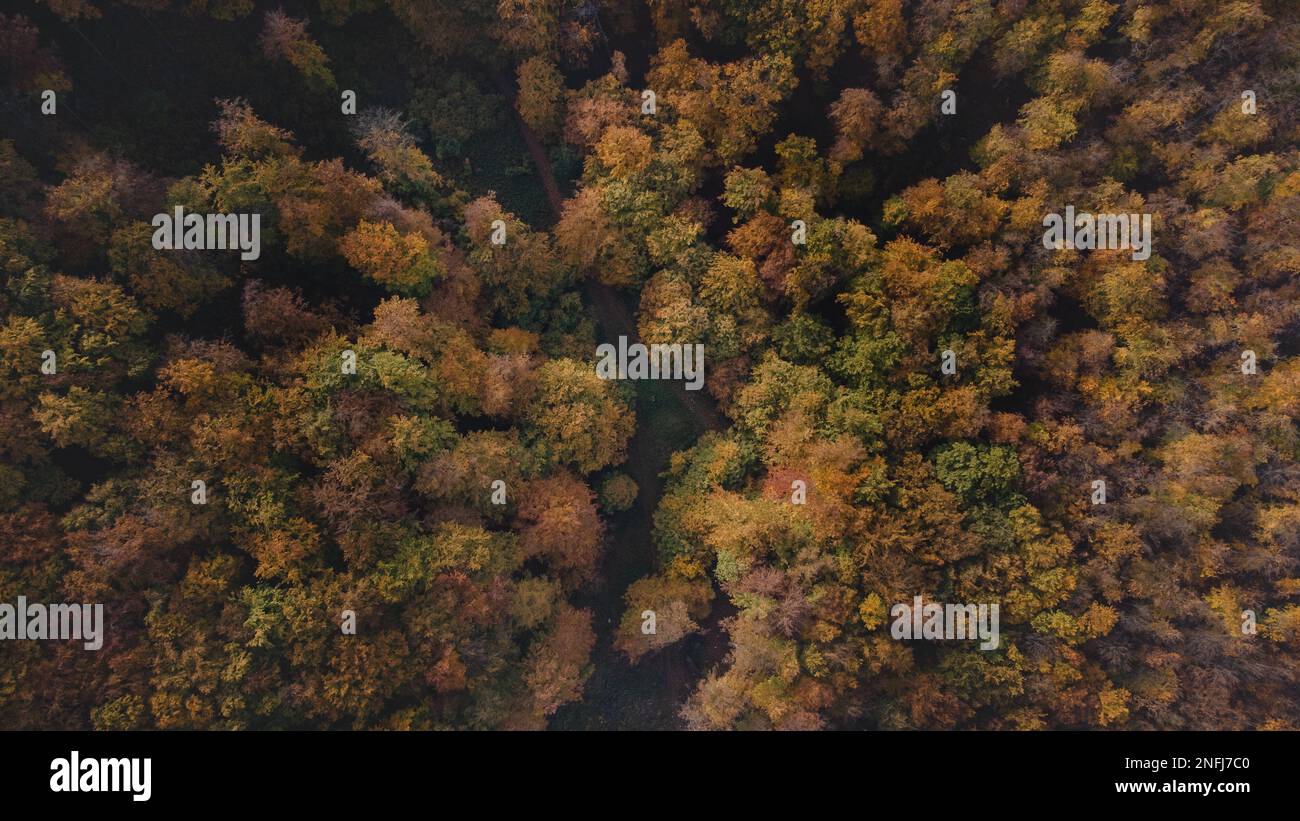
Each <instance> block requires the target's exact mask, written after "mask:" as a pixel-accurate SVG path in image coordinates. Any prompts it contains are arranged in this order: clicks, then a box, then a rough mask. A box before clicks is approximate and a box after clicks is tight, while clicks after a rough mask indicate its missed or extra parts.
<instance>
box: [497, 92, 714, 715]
mask: <svg viewBox="0 0 1300 821" xmlns="http://www.w3.org/2000/svg"><path fill="white" fill-rule="evenodd" d="M496 81H497V85H498V86H499V87H500V88H501V89H502V92H503V93H504V94H505V95H506V98H507V99H508V100H510V101H511V105H510V108H511V110H512V111H514V105H513V99H514V95H513V88H512V87H511V84H510V83H509V81H507V80H506V79H505V78H504V77H501V76H497V78H496ZM514 119H515V123H516V124H517V125H518V127H519V131H520V134H521V135H522V136H523V139H524V142H525V143H526V145H527V146H528V153H529V155H530V156H531V157H532V159H533V164H534V165H535V166H536V168H537V175H538V178H539V179H540V181H541V184H542V187H543V189H544V190H545V192H546V199H547V201H548V202H549V203H550V206H551V211H552V212H553V214H554V217H555V219H557V220H558V219H559V217H560V213H561V210H562V208H563V201H564V197H563V195H562V194H561V192H560V187H559V184H558V183H557V181H556V179H555V174H554V173H553V172H552V170H551V160H550V157H549V155H548V154H547V151H546V148H545V147H544V146H543V145H542V143H541V141H540V140H538V139H537V135H536V134H534V133H533V131H532V129H531V128H529V127H528V125H527V124H526V123H525V122H524V121H523V120H522V119H520V118H519V116H518V114H517V113H515V115H514ZM583 290H584V295H585V297H586V299H587V302H588V303H589V304H590V306H591V308H592V310H593V311H594V312H595V318H596V321H597V322H598V323H599V325H600V335H601V339H600V341H602V342H613V343H617V340H618V337H620V336H624V337H627V339H628V341H629V343H630V342H635V341H637V339H638V335H637V330H636V321H635V319H634V317H633V312H632V310H631V308H629V307H628V305H627V301H626V300H625V299H624V297H623V295H622V294H620V293H619V292H618V291H616V290H615V289H614V288H612V287H610V286H609V285H606V284H604V283H603V282H600V281H599V280H597V279H596V278H595V276H594V275H591V276H588V278H587V280H586V282H585V285H584V289H583ZM636 423H637V424H636V432H635V433H634V434H633V436H632V440H631V441H630V442H629V443H628V457H627V462H626V464H625V465H624V468H625V469H626V470H627V471H628V473H630V474H631V476H632V478H633V479H634V480H635V481H636V484H637V488H638V493H637V498H636V503H635V504H634V505H633V507H632V508H631V510H629V511H627V512H625V513H623V514H621V515H619V516H616V517H614V518H613V519H612V520H611V521H610V524H611V527H610V529H609V530H608V531H607V533H606V538H605V543H606V549H605V552H604V554H603V557H602V562H601V569H600V580H599V581H598V582H597V586H596V587H595V588H594V589H593V590H592V591H591V592H590V593H589V594H588V595H587V596H585V597H584V598H583V600H582V604H584V605H585V606H587V607H590V608H591V609H592V611H593V621H594V627H595V629H596V648H595V650H594V651H593V654H592V664H593V666H594V672H593V673H592V676H591V678H590V679H589V680H588V681H587V685H586V689H585V691H584V693H583V698H582V700H581V701H580V702H577V703H574V704H570V705H566V706H565V707H562V708H560V710H559V712H558V713H557V714H556V716H555V718H554V720H553V721H552V722H551V726H552V727H553V728H555V729H572V730H616V729H641V730H652V729H672V728H677V727H679V726H680V725H681V719H680V718H679V717H678V715H677V711H678V709H679V708H680V707H681V705H682V704H683V703H684V702H685V701H686V699H687V697H688V696H689V695H690V693H691V690H692V689H693V686H694V684H695V682H696V681H697V680H698V679H699V678H700V677H701V676H702V675H703V674H704V673H705V672H706V671H707V670H709V669H710V668H712V667H713V666H714V665H715V664H717V663H718V662H719V661H721V660H722V657H723V656H724V655H725V654H726V651H727V637H726V632H725V631H724V630H723V628H722V624H721V622H722V620H723V618H725V616H726V615H728V614H729V611H730V608H728V607H726V606H725V604H726V602H725V600H723V601H719V600H715V601H714V606H713V609H712V611H711V613H710V616H709V618H707V619H706V620H705V621H704V623H703V624H702V625H701V630H700V632H699V633H697V634H695V635H692V636H689V637H687V638H686V639H683V640H682V641H680V642H678V643H676V644H674V645H672V646H670V647H667V648H665V649H663V650H660V651H659V652H657V653H654V654H652V655H649V656H646V657H644V658H642V659H641V661H639V662H638V663H636V664H631V663H629V662H628V660H627V658H626V657H624V656H623V654H622V653H620V652H619V651H618V650H617V649H615V647H614V637H615V633H616V631H617V629H618V624H619V621H620V620H621V619H622V616H623V610H624V606H625V602H624V600H623V596H624V594H625V593H626V591H627V589H628V587H629V586H631V584H632V583H633V582H635V581H636V580H637V579H640V578H642V577H644V576H647V575H650V574H651V573H653V572H655V571H656V570H657V569H658V559H657V552H656V549H655V544H654V538H653V532H654V513H655V510H656V509H657V508H658V506H659V498H660V496H662V495H663V489H664V480H663V477H662V474H663V472H664V470H665V469H666V468H667V466H668V460H669V458H670V457H671V456H672V454H673V453H674V452H675V451H678V450H682V449H685V448H688V447H690V446H691V445H692V444H694V443H695V440H696V439H697V438H698V437H699V436H700V435H701V434H703V433H704V432H705V431H710V430H723V429H724V428H725V427H726V420H725V419H724V418H723V416H722V414H721V413H719V412H718V410H717V408H716V407H714V405H713V403H712V402H711V401H710V400H709V398H708V397H707V396H705V395H703V393H702V392H700V391H688V390H686V387H685V383H684V382H681V381H651V380H643V381H639V382H637V383H636Z"/></svg>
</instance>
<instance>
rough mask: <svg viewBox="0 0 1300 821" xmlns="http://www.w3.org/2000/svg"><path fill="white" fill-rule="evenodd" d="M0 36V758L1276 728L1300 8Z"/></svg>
mask: <svg viewBox="0 0 1300 821" xmlns="http://www.w3.org/2000/svg"><path fill="white" fill-rule="evenodd" d="M8 5H9V6H10V9H9V10H8V11H6V12H4V13H3V14H0V114H2V117H0V120H2V122H3V124H2V125H0V269H2V275H3V289H2V290H0V420H3V430H4V435H3V436H2V437H0V601H6V602H13V601H15V600H16V598H17V597H18V596H20V595H21V596H25V597H26V598H27V599H28V600H29V601H44V602H99V603H103V605H104V607H105V611H106V619H107V630H106V635H105V641H104V646H103V648H102V649H101V650H98V651H93V652H92V651H87V650H85V649H83V648H82V646H81V644H80V643H77V642H54V641H44V642H42V641H4V642H0V727H4V728H98V729H134V728H166V729H184V728H199V729H246V728H248V729H252V728H259V729H276V728H393V729H446V728H473V729H510V728H529V729H540V728H546V727H565V728H574V727H603V726H610V724H611V722H614V723H621V726H642V727H653V728H669V727H672V728H691V729H767V728H775V729H820V728H826V729H922V728H924V729H957V728H962V729H966V728H991V729H1029V730H1035V729H1061V728H1104V729H1155V728H1163V729H1189V728H1200V729H1211V728H1212V729H1287V728H1289V729H1298V728H1300V150H1297V136H1300V117H1297V113H1298V111H1300V7H1297V5H1296V4H1294V3H1292V2H1288V0H1112V1H1111V2H1107V0H917V1H916V2H910V1H907V0H583V1H582V2H577V0H497V2H491V0H311V1H309V2H285V3H282V4H281V3H270V4H268V3H261V2H257V3H254V2H253V0H46V1H45V2H41V3H37V2H30V3H18V4H8ZM15 6H16V7H15ZM47 90H51V91H53V92H55V95H56V99H57V110H56V112H55V113H53V114H49V113H43V112H42V102H43V97H44V95H43V93H44V92H45V91H47ZM647 90H649V91H651V92H652V93H653V105H652V106H651V107H650V109H649V110H647V97H646V96H645V94H644V92H646V91H647ZM346 91H352V92H354V93H355V97H356V113H355V114H351V113H344V110H343V107H342V99H343V97H344V92H346ZM945 91H953V92H955V97H953V98H952V99H953V100H954V101H955V113H945V112H944V110H943V105H942V104H943V100H944V92H945ZM1246 91H1249V92H1251V93H1252V96H1251V99H1252V100H1253V102H1254V107H1253V108H1252V107H1249V106H1247V105H1246V104H1245V103H1244V98H1243V92H1246ZM1067 205H1071V206H1073V207H1075V208H1077V209H1079V210H1081V211H1082V210H1087V211H1094V212H1116V213H1149V214H1151V215H1152V217H1153V223H1154V229H1153V236H1154V239H1153V245H1152V248H1153V251H1152V254H1151V256H1150V258H1149V259H1146V260H1134V259H1132V258H1131V256H1130V254H1129V253H1128V252H1127V251H1122V250H1095V251H1073V250H1065V249H1058V250H1053V249H1050V248H1046V247H1045V246H1044V244H1043V242H1042V236H1043V217H1044V214H1047V213H1049V212H1059V211H1061V210H1062V209H1064V208H1065V207H1066V206H1067ZM176 206H182V207H184V208H185V209H186V210H187V211H192V212H200V213H209V212H210V213H217V212H222V213H226V212H255V213H259V214H261V215H262V217H261V219H262V222H261V225H262V229H261V230H262V233H261V256H260V258H258V259H256V260H247V261H244V260H241V259H240V257H239V255H238V254H236V253H228V252H208V251H159V250H155V248H154V247H153V245H152V244H151V236H152V234H153V231H154V229H153V227H152V226H151V223H150V220H151V219H152V218H153V216H154V215H155V214H158V213H164V212H165V213H170V212H171V211H172V210H173V209H174V208H175V207H176ZM495 220H502V221H504V223H505V225H506V230H507V236H508V239H507V241H506V242H505V244H504V245H497V244H494V243H493V242H492V238H491V235H492V232H493V222H494V221H495ZM796 220H801V221H803V224H804V225H805V226H806V243H804V244H796V243H794V242H792V240H791V236H792V234H791V224H792V222H794V221H796ZM620 316H622V317H624V318H626V319H627V320H628V322H629V323H630V325H631V326H634V333H635V334H636V335H639V337H640V339H641V340H642V341H644V342H648V343H649V342H659V343H673V342H679V343H685V344H691V343H702V344H703V345H704V346H705V351H706V356H707V366H706V367H707V370H706V375H707V387H706V390H705V391H701V392H700V393H699V394H693V395H690V396H687V395H685V394H684V393H683V392H682V391H681V390H680V385H649V384H647V383H637V382H632V381H613V380H603V379H601V378H600V377H599V376H597V374H596V372H595V369H594V362H595V351H596V346H597V344H598V343H600V342H602V341H608V340H610V339H612V338H613V337H615V336H617V335H618V334H619V333H623V332H624V331H621V330H620V329H619V328H618V327H617V321H618V319H619V317H620ZM626 330H627V331H628V332H633V327H629V328H627V329H626ZM47 350H49V351H53V352H54V353H55V355H56V357H57V371H56V372H55V373H46V372H43V370H42V362H43V352H44V351H47ZM345 351H351V352H353V353H354V354H355V357H356V372H355V374H351V373H344V372H342V371H341V369H340V366H339V362H340V360H341V358H342V357H343V355H344V352H345ZM943 351H951V352H953V353H954V354H955V362H956V363H957V367H956V369H955V373H944V372H943V371H942V370H941V367H940V360H941V353H942V352H943ZM1246 351H1252V352H1254V355H1255V356H1256V358H1257V363H1258V365H1257V370H1256V372H1254V373H1246V372H1243V371H1244V369H1243V359H1242V355H1243V352H1246ZM195 480H201V481H203V482H204V483H205V486H206V489H207V491H206V492H207V498H206V503H205V504H201V505H200V504H194V503H193V499H192V482H193V481H195ZM1097 480H1101V481H1104V482H1105V483H1106V488H1107V501H1106V503H1105V504H1094V498H1093V487H1094V484H1093V483H1094V482H1095V481H1097ZM497 481H501V482H504V487H505V489H506V492H505V504H499V503H496V502H497V501H499V499H496V500H494V498H493V493H494V482H497ZM797 481H802V482H804V483H805V484H806V487H807V501H806V504H794V503H792V500H791V488H792V486H793V484H794V483H795V482H797ZM918 595H920V596H924V597H925V598H926V599H927V600H934V601H940V602H944V601H950V602H951V601H957V602H997V603H999V604H1000V606H1001V631H1002V640H1001V643H1000V646H999V647H998V648H997V649H996V650H994V651H984V650H980V649H979V647H978V646H977V645H976V644H973V643H970V642H960V641H953V642H948V641H944V642H929V643H909V642H901V641H897V640H895V639H894V638H892V637H891V635H890V616H889V608H890V606H891V605H893V604H895V603H897V602H911V601H912V599H913V597H914V596H918ZM345 610H351V611H353V612H354V613H355V614H356V625H357V627H356V632H355V635H351V634H347V633H345V632H344V631H343V630H341V629H340V618H341V616H340V614H341V613H342V612H343V611H345ZM645 610H653V611H655V613H656V614H657V630H656V632H655V633H654V634H653V635H647V634H645V633H644V632H643V630H642V624H643V618H642V614H643V611H645ZM1243 611H1252V612H1253V613H1254V614H1255V618H1256V620H1257V628H1256V629H1254V630H1250V631H1247V630H1244V629H1243V615H1242V614H1243ZM629 693H631V694H633V695H630V696H629V695H627V694H629ZM619 694H623V695H622V696H620V695H619ZM636 699H643V700H644V701H645V702H646V703H647V704H654V705H658V707H656V708H654V709H650V708H645V712H641V710H642V707H639V706H628V704H629V702H631V701H635V700H636ZM611 715H612V716H614V718H611ZM618 716H623V719H622V720H621V722H620V721H619V719H618Z"/></svg>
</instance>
